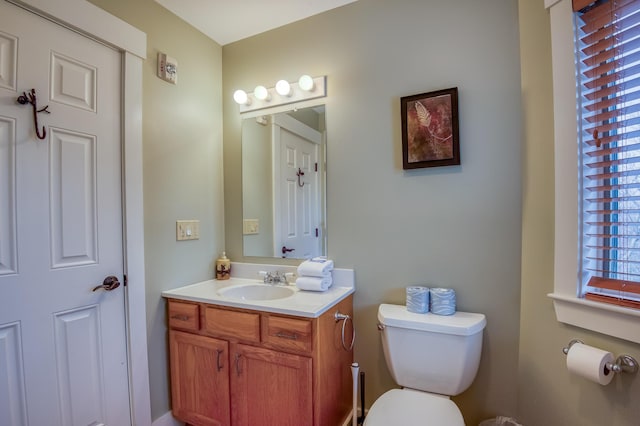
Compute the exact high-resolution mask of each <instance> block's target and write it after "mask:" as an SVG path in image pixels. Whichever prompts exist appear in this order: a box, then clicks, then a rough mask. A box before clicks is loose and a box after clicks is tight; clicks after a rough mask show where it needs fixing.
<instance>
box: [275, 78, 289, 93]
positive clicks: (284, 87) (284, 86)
mask: <svg viewBox="0 0 640 426" xmlns="http://www.w3.org/2000/svg"><path fill="white" fill-rule="evenodd" d="M276 92H278V94H279V95H280V96H291V85H290V84H289V82H288V81H287V80H280V81H278V82H277V83H276Z"/></svg>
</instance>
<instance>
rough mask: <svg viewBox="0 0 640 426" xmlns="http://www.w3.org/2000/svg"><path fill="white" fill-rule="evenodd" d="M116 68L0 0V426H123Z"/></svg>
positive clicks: (105, 56) (116, 56)
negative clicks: (33, 96)
mask: <svg viewBox="0 0 640 426" xmlns="http://www.w3.org/2000/svg"><path fill="white" fill-rule="evenodd" d="M121 65H122V64H121V55H120V53H118V52H117V51H115V50H113V49H111V48H109V47H107V46H104V45H102V44H99V43H97V42H95V41H92V40H90V39H88V38H86V37H84V36H82V35H80V34H77V33H75V32H73V31H71V30H68V29H65V28H63V27H61V26H59V25H57V24H55V23H52V22H50V21H48V20H46V19H44V18H41V17H39V16H36V15H34V14H32V13H30V12H27V11H25V10H23V9H21V8H19V7H17V6H14V5H12V4H9V3H8V2H6V1H4V0H0V425H2V426H24V425H31V426H41V425H47V426H87V425H112V426H123V425H130V424H131V420H130V409H129V387H128V375H127V345H126V323H125V300H124V299H125V296H124V295H125V292H124V289H123V286H122V285H120V286H116V285H117V283H116V282H115V280H118V282H120V283H123V281H124V277H123V270H124V265H123V248H122V247H123V239H122V235H123V234H122V229H123V227H122V190H121V184H122V173H121V124H120V111H121V91H122V89H121V86H122V84H121V72H122V71H121ZM31 89H34V92H33V94H35V100H36V102H37V107H36V113H35V118H37V121H38V127H36V126H35V120H34V108H33V106H32V104H31V103H30V102H31V101H32V100H33V98H32V96H31V95H32V92H31ZM23 93H24V95H26V96H25V97H24V98H22V99H21V100H22V101H23V102H25V101H26V104H20V103H19V102H18V101H17V100H18V98H19V97H20V96H21V95H23ZM47 106H48V108H47V109H46V110H43V111H42V112H37V111H38V110H41V109H43V108H45V107H47ZM38 135H39V136H38ZM43 136H44V138H42V139H41V137H43ZM109 276H113V277H114V278H110V279H106V280H105V278H107V277H109ZM103 283H104V284H105V285H104V286H101V285H102V284H103ZM96 287H98V288H97V289H96V290H95V291H93V290H94V288H96Z"/></svg>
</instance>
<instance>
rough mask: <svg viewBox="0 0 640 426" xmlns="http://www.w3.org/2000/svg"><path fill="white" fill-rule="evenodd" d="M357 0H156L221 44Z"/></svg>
mask: <svg viewBox="0 0 640 426" xmlns="http://www.w3.org/2000/svg"><path fill="white" fill-rule="evenodd" d="M354 1H356V0H269V1H266V0H156V2H158V3H159V4H161V5H162V6H164V7H165V8H167V9H168V10H170V11H171V12H173V13H174V14H176V15H178V16H179V17H180V18H182V19H184V20H185V21H187V22H188V23H189V24H191V25H192V26H194V27H195V28H197V29H198V30H200V31H202V32H203V33H204V34H206V35H207V36H208V37H209V38H211V39H213V40H214V41H216V42H217V43H218V44H220V45H222V46H224V45H225V44H229V43H233V42H234V41H238V40H242V39H243V38H247V37H250V36H253V35H256V34H260V33H263V32H265V31H268V30H271V29H274V28H277V27H281V26H283V25H286V24H289V23H291V22H295V21H299V20H301V19H304V18H307V17H309V16H313V15H317V14H318V13H322V12H325V11H327V10H330V9H334V8H336V7H340V6H343V5H345V4H348V3H352V2H354Z"/></svg>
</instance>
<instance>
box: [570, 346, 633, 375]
mask: <svg viewBox="0 0 640 426" xmlns="http://www.w3.org/2000/svg"><path fill="white" fill-rule="evenodd" d="M576 343H582V344H584V342H583V341H582V340H579V339H573V340H571V341H570V342H569V344H568V345H567V346H566V347H564V348H562V352H563V353H564V354H565V355H567V354H568V353H569V349H571V346H573V345H575V344H576ZM607 368H608V369H609V370H611V371H613V372H614V373H631V374H635V373H637V372H638V361H636V359H635V358H634V357H632V356H631V355H620V356H618V358H616V362H615V364H614V363H611V362H608V363H607Z"/></svg>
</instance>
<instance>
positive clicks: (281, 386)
mask: <svg viewBox="0 0 640 426" xmlns="http://www.w3.org/2000/svg"><path fill="white" fill-rule="evenodd" d="M231 353H232V357H233V359H234V363H235V366H234V367H233V371H232V372H231V401H232V405H233V407H232V411H231V416H232V419H231V420H232V422H231V423H232V424H233V425H234V426H253V425H259V424H262V425H278V426H311V425H312V424H313V402H312V400H311V395H312V392H313V389H312V376H311V366H312V360H311V358H309V357H305V356H299V355H293V354H288V353H284V352H278V351H273V350H270V349H264V348H258V347H254V346H248V345H243V344H232V348H231ZM273 396H275V397H273Z"/></svg>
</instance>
